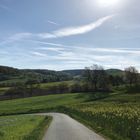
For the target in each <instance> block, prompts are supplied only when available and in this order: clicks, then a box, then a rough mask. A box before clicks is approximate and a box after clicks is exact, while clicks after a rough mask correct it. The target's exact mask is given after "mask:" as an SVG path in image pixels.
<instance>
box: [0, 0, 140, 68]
mask: <svg viewBox="0 0 140 140" xmlns="http://www.w3.org/2000/svg"><path fill="white" fill-rule="evenodd" d="M139 6H140V1H139V0H123V1H122V0H0V65H5V66H12V67H16V68H21V69H24V68H30V69H51V70H64V69H81V68H84V67H88V66H91V65H93V64H98V65H102V66H104V68H118V69H124V68H126V67H129V66H135V67H136V68H137V69H138V70H140V46H139V45H140V18H139V17H140V9H139Z"/></svg>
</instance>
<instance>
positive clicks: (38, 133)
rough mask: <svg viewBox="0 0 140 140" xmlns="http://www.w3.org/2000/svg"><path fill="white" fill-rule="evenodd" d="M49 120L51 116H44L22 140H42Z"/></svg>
mask: <svg viewBox="0 0 140 140" xmlns="http://www.w3.org/2000/svg"><path fill="white" fill-rule="evenodd" d="M51 121H52V117H50V116H49V117H46V118H45V119H44V120H43V121H42V122H41V123H40V124H39V125H38V126H37V127H36V128H35V129H34V130H33V131H32V132H31V133H30V134H29V135H28V136H25V137H24V138H23V140H42V138H43V136H44V133H45V131H46V130H47V129H48V127H49V125H50V123H51Z"/></svg>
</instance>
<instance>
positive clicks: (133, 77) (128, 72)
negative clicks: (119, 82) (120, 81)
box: [125, 66, 139, 86]
mask: <svg viewBox="0 0 140 140" xmlns="http://www.w3.org/2000/svg"><path fill="white" fill-rule="evenodd" d="M125 80H126V83H128V84H129V85H130V86H131V85H133V84H137V83H138V80H139V73H138V70H137V69H136V68H135V67H133V66H130V67H128V68H125Z"/></svg>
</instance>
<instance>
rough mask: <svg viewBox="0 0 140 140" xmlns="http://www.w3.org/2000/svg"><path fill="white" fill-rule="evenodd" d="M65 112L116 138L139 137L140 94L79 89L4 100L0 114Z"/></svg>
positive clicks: (136, 138) (128, 138) (134, 138)
mask: <svg viewBox="0 0 140 140" xmlns="http://www.w3.org/2000/svg"><path fill="white" fill-rule="evenodd" d="M51 111H52V112H53V111H57V112H63V113H66V114H68V115H70V116H72V117H73V118H75V119H77V120H78V121H80V122H82V123H84V124H85V125H87V126H88V127H90V128H92V129H94V130H96V131H97V132H98V133H101V134H103V135H105V136H107V137H109V138H110V139H112V140H114V139H115V140H139V137H140V119H139V118H140V94H138V93H137V94H122V93H119V94H117V93H112V94H107V93H94V94H93V93H75V94H61V95H49V96H41V97H31V98H26V99H17V100H9V101H1V102H0V115H7V114H20V113H32V112H51Z"/></svg>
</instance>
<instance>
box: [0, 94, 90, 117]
mask: <svg viewBox="0 0 140 140" xmlns="http://www.w3.org/2000/svg"><path fill="white" fill-rule="evenodd" d="M89 95H91V94H86V93H85V94H84V93H83V94H80V93H76V94H61V95H48V96H38V97H31V98H25V99H15V100H8V101H0V115H6V114H17V113H31V112H45V111H50V110H51V109H52V108H55V107H58V106H61V105H68V104H76V103H80V102H84V101H86V100H89V98H90V96H89Z"/></svg>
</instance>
